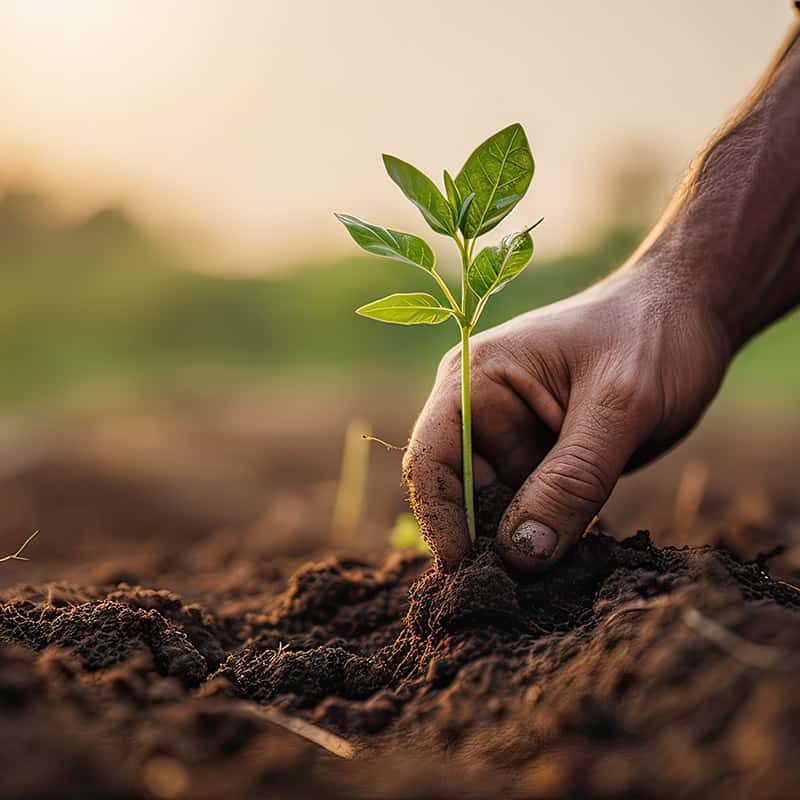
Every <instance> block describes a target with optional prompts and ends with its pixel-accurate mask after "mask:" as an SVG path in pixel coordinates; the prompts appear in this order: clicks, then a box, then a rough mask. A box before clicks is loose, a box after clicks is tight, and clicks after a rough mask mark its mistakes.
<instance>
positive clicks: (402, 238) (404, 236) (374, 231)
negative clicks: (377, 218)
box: [334, 214, 436, 272]
mask: <svg viewBox="0 0 800 800" xmlns="http://www.w3.org/2000/svg"><path fill="white" fill-rule="evenodd" d="M334 216H335V217H336V219H338V220H339V222H341V223H342V225H344V226H345V228H347V230H348V231H349V232H350V235H351V236H352V237H353V240H354V241H355V242H356V244H357V245H359V246H360V247H363V248H364V250H366V251H367V252H368V253H374V254H375V255H376V256H385V257H386V258H393V259H395V260H396V261H403V262H404V263H406V264H411V265H412V266H415V267H421V268H422V269H424V270H425V271H426V272H433V270H434V269H435V268H436V256H435V255H434V252H433V250H431V248H430V245H429V244H428V243H427V242H426V241H425V240H424V239H420V238H419V236H414V235H413V234H411V233H401V232H400V231H393V230H391V229H389V228H382V227H380V225H371V224H370V223H369V222H364V220H361V219H358V217H351V216H350V215H349V214H335V215H334Z"/></svg>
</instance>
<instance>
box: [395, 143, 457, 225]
mask: <svg viewBox="0 0 800 800" xmlns="http://www.w3.org/2000/svg"><path fill="white" fill-rule="evenodd" d="M383 163H384V165H385V166H386V171H387V172H388V173H389V177H390V178H391V179H392V180H393V181H394V182H395V183H396V184H397V185H398V186H399V187H400V189H401V190H402V192H403V194H404V195H405V196H406V197H407V198H408V199H409V200H410V201H411V202H412V203H413V204H414V205H415V206H416V207H417V208H418V209H419V210H420V211H421V212H422V216H423V217H425V221H426V222H427V223H428V225H430V226H431V228H433V229H434V230H435V231H436V233H443V234H444V235H445V236H452V235H453V234H454V233H455V232H456V223H455V212H454V211H453V209H452V208H450V206H449V205H448V203H447V200H445V199H444V196H443V195H442V193H441V192H440V191H439V189H438V188H437V187H436V184H435V183H434V182H433V181H432V180H431V179H430V178H429V177H428V176H427V175H424V174H423V173H422V172H420V171H419V170H418V169H417V168H416V167H414V166H412V165H411V164H407V163H406V162H405V161H401V160H400V159H399V158H395V157H394V156H388V155H385V154H384V156H383Z"/></svg>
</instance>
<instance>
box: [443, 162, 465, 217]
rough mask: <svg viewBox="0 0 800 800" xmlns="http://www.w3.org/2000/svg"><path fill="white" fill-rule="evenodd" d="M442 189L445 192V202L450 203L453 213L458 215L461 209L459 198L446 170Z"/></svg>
mask: <svg viewBox="0 0 800 800" xmlns="http://www.w3.org/2000/svg"><path fill="white" fill-rule="evenodd" d="M444 188H445V189H446V190H447V202H448V203H450V207H451V208H452V209H453V211H454V212H455V213H456V214H458V212H459V210H460V208H461V196H460V195H459V194H458V189H456V184H455V181H454V180H453V178H452V176H451V175H450V173H449V172H448V171H447V170H445V171H444Z"/></svg>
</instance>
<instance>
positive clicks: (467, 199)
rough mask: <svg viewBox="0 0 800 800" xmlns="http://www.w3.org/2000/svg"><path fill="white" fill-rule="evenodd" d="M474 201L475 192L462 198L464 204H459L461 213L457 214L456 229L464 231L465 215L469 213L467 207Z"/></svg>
mask: <svg viewBox="0 0 800 800" xmlns="http://www.w3.org/2000/svg"><path fill="white" fill-rule="evenodd" d="M474 199H475V192H472V193H471V194H468V195H467V196H466V197H465V198H464V202H463V203H462V204H461V211H459V212H458V227H459V228H461V229H462V230H463V229H464V220H465V219H466V218H467V214H468V213H469V207H470V206H471V205H472V201H473V200H474Z"/></svg>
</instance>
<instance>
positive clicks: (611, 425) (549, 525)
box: [497, 396, 642, 572]
mask: <svg viewBox="0 0 800 800" xmlns="http://www.w3.org/2000/svg"><path fill="white" fill-rule="evenodd" d="M629 412H630V409H629V407H628V406H627V404H626V403H623V402H616V403H606V404H603V403H602V402H598V400H597V398H596V396H595V397H593V398H592V397H585V398H583V399H581V398H576V399H575V402H574V403H572V404H571V405H570V407H569V409H568V410H567V415H566V416H565V418H564V424H563V426H562V429H561V433H560V434H559V438H558V441H557V442H556V444H555V445H554V446H553V449H552V450H551V451H550V452H549V453H548V454H547V456H546V457H545V458H544V460H543V461H542V462H541V464H539V466H538V467H537V468H536V470H535V471H534V472H533V473H532V474H531V475H530V476H529V477H528V478H527V480H526V481H525V483H524V484H523V485H522V486H521V487H520V489H519V491H518V492H517V494H516V495H515V496H514V498H513V499H512V501H511V503H510V504H509V506H508V508H507V509H506V513H505V515H504V516H503V519H502V520H501V522H500V528H499V531H498V535H497V547H498V550H499V552H500V555H501V556H502V558H503V560H504V561H506V563H508V564H509V566H512V567H514V568H515V569H519V570H523V571H525V572H540V571H542V570H545V569H548V568H549V567H550V566H552V565H553V564H554V563H556V562H557V561H558V560H559V559H560V558H561V557H562V556H563V555H564V553H565V552H566V551H567V550H569V548H570V547H572V545H573V544H574V543H575V542H576V541H577V540H578V539H579V538H580V537H581V535H582V534H583V532H584V531H585V530H586V527H587V526H588V525H589V523H590V522H591V521H592V519H593V517H594V516H595V514H597V513H598V512H599V511H600V509H601V508H602V507H603V504H604V503H605V502H606V500H607V499H608V496H609V495H610V494H611V490H612V489H613V488H614V485H615V484H616V482H617V479H618V478H619V476H620V474H621V473H622V471H623V469H624V468H625V465H626V464H627V462H628V460H629V459H630V457H631V455H632V454H633V452H634V451H635V450H636V448H637V446H638V445H639V443H640V440H641V438H642V436H641V431H640V430H639V428H640V426H639V425H637V424H636V421H635V420H634V419H633V418H632V417H633V416H634V415H631V414H630V413H629Z"/></svg>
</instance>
